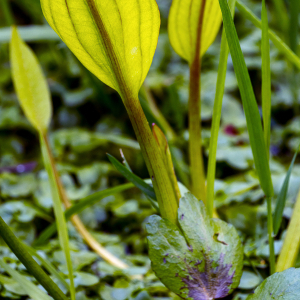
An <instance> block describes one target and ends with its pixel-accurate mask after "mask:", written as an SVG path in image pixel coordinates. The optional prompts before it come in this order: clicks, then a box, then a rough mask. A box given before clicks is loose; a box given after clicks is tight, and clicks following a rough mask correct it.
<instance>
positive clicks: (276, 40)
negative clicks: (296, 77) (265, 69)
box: [236, 1, 300, 69]
mask: <svg viewBox="0 0 300 300" xmlns="http://www.w3.org/2000/svg"><path fill="white" fill-rule="evenodd" d="M236 7H237V8H238V10H239V11H240V13H241V14H242V15H243V16H244V17H245V18H247V19H248V20H250V21H251V22H252V23H253V24H254V25H255V26H256V27H257V28H260V29H261V28H262V24H261V20H259V19H258V18H257V17H256V16H255V15H254V14H253V13H252V12H251V11H250V10H249V8H248V7H246V6H245V5H244V4H242V3H241V2H240V1H237V3H236ZM269 36H270V39H271V41H272V42H273V44H274V45H275V47H276V48H277V49H278V50H279V51H280V52H282V53H283V54H284V55H285V56H286V58H287V59H288V60H289V61H290V62H291V63H293V64H294V65H295V66H296V67H297V68H298V69H300V58H299V57H298V56H297V55H296V54H295V53H294V52H293V51H292V50H291V49H290V48H289V47H288V46H287V44H285V43H284V42H283V40H282V39H281V38H280V37H278V35H276V33H275V32H274V31H272V30H270V29H269Z"/></svg>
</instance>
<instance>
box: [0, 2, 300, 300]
mask: <svg viewBox="0 0 300 300" xmlns="http://www.w3.org/2000/svg"><path fill="white" fill-rule="evenodd" d="M4 2H7V3H8V4H9V7H10V13H9V12H8V13H7V14H5V10H4V9H3V7H2V8H0V16H1V17H0V26H1V29H0V70H1V71H0V215H1V217H2V218H3V219H4V220H5V221H6V222H7V223H8V224H9V226H10V227H11V228H12V229H13V231H14V233H15V234H16V235H17V236H18V237H20V238H21V239H22V240H24V241H25V242H26V243H28V244H32V243H33V241H34V240H35V238H36V237H37V236H38V234H39V233H40V232H42V231H43V229H45V228H46V227H47V226H48V225H49V224H50V223H51V222H52V221H53V211H52V200H51V195H50V187H49V185H48V179H47V175H46V172H45V170H44V169H43V164H42V159H41V156H40V150H39V141H38V136H37V134H36V132H35V131H34V129H33V128H32V127H31V126H30V125H29V123H28V121H27V120H26V118H25V116H24V115H23V113H22V112H21V109H20V107H19V106H18V102H17V98H16V94H15V92H14V90H13V84H12V79H11V70H10V65H9V57H8V44H7V41H8V38H9V34H8V33H7V30H8V29H7V27H8V25H11V23H15V24H16V25H20V26H28V25H46V21H45V20H44V18H43V15H42V12H41V8H40V3H39V1H38V0H22V1H21V0H11V1H7V0H6V1H3V3H4ZM157 2H158V4H159V7H160V11H161V17H162V28H161V33H160V37H159V43H158V48H157V51H156V54H155V57H154V61H153V64H152V67H151V70H150V73H149V75H148V77H147V79H146V89H147V90H149V91H150V93H151V94H152V95H153V97H154V99H155V101H156V102H157V105H158V107H159V109H160V110H161V111H162V113H163V114H164V116H166V119H167V121H168V122H169V123H170V125H171V126H172V128H173V129H174V132H175V133H176V137H175V138H174V139H173V140H172V141H171V142H170V146H171V151H172V154H173V155H174V159H175V168H177V175H178V176H179V180H180V181H181V182H183V183H185V182H186V176H187V171H188V170H187V165H186V162H187V160H188V159H187V138H188V135H187V101H188V75H189V71H188V65H187V64H186V62H184V61H183V60H182V59H180V58H179V56H178V55H177V54H175V52H174V51H173V50H172V48H171V46H170V43H169V39H168V35H167V16H168V10H169V7H170V3H171V1H170V0H158V1H157ZM243 3H245V4H246V5H247V6H248V7H249V8H250V9H251V10H252V11H253V12H255V13H257V15H258V16H259V15H260V11H261V2H260V1H254V0H244V1H243ZM268 8H269V19H270V28H272V29H273V30H276V31H277V33H278V34H279V35H280V36H281V37H282V38H283V39H284V40H285V41H286V42H287V43H288V44H290V42H289V35H288V34H286V31H285V30H286V29H285V27H284V22H283V21H282V22H279V21H278V13H277V11H276V9H275V7H274V6H272V3H269V6H268ZM235 22H236V28H237V31H238V34H239V38H240V41H241V46H242V50H243V54H244V55H245V58H246V63H247V67H248V68H249V71H250V75H251V80H252V83H253V86H254V91H255V94H256V97H257V99H258V101H260V100H261V96H260V95H261V90H260V87H261V57H260V55H261V52H260V39H261V32H260V31H259V30H258V29H256V28H255V27H254V26H253V25H252V24H251V23H250V22H249V21H247V20H245V19H244V18H243V17H242V16H241V15H240V14H239V11H238V10H237V11H236V18H235ZM282 24H283V25H282ZM43 28H44V27H35V28H34V31H33V32H31V34H29V35H28V38H29V45H30V46H31V47H32V49H33V50H34V52H35V53H36V54H37V56H38V59H39V61H40V63H41V65H42V67H43V70H44V73H45V74H46V77H47V79H48V84H49V86H50V88H51V93H52V101H53V107H54V112H53V120H52V123H51V135H50V137H51V146H52V149H53V151H54V155H55V159H56V161H57V166H58V169H59V172H60V174H61V177H62V180H63V183H64V186H65V187H66V190H67V193H68V196H69V198H70V199H71V200H72V201H73V203H76V202H77V201H79V199H81V198H83V197H86V196H88V195H90V194H92V193H94V192H96V191H99V190H102V189H105V188H108V187H113V186H116V185H118V184H120V183H124V182H126V180H125V179H124V178H123V177H122V176H121V175H120V174H119V173H118V172H117V171H116V170H115V169H114V167H113V166H112V165H111V164H110V162H109V160H108V158H107V156H106V153H107V152H109V153H110V154H112V155H114V156H115V157H118V158H120V154H119V149H120V148H122V150H123V152H124V155H125V157H126V159H127V161H128V163H129V165H130V166H131V168H132V170H133V171H134V172H135V173H136V174H138V175H139V176H141V177H142V178H147V176H148V175H147V170H146V167H145V164H144V162H143V159H142V156H141V153H140V151H139V146H138V144H137V142H135V137H134V133H133V129H132V127H131V125H130V122H129V120H128V117H127V114H126V111H125V109H124V106H123V104H122V101H121V99H120V98H119V96H118V95H117V94H116V92H114V91H113V90H112V89H110V88H109V87H107V86H105V85H104V84H102V83H101V82H100V81H98V80H97V79H96V78H95V77H94V76H93V75H91V74H90V73H89V72H88V71H87V70H86V69H84V67H82V65H81V64H80V63H79V62H78V61H77V59H76V58H75V57H74V56H73V55H72V54H71V52H70V51H69V50H68V49H67V47H66V46H65V45H64V44H63V43H62V42H59V41H58V40H55V35H54V34H53V32H52V31H51V30H46V31H43V30H44V29H43ZM27 41H28V39H27ZM219 49H220V34H219V36H218V37H217V40H216V41H215V42H214V44H213V45H212V46H211V47H210V48H209V50H208V52H207V53H206V54H205V55H204V58H203V67H202V68H203V75H202V103H203V104H202V120H203V124H202V125H203V128H204V129H203V145H204V147H205V149H206V150H207V148H208V142H209V137H210V124H211V114H212V108H213V99H214V94H215V84H216V77H217V67H218V60H219ZM228 64H229V65H228V73H227V79H226V93H225V96H224V101H223V111H222V125H221V132H220V136H219V145H218V152H217V160H218V164H217V178H218V180H217V182H216V185H215V188H216V203H217V208H218V213H219V215H220V216H221V217H222V219H224V220H225V221H227V222H229V223H231V224H233V225H234V226H235V227H236V228H237V229H238V232H239V235H240V236H241V238H242V242H243V244H244V246H245V250H244V252H245V258H246V259H245V263H244V264H245V265H244V274H243V277H242V280H241V283H240V285H239V288H238V289H237V290H236V291H235V292H234V293H233V294H232V295H230V296H228V299H245V298H246V297H247V295H248V294H249V293H251V292H252V291H253V289H254V288H255V287H256V286H257V285H258V284H259V283H260V282H261V281H262V279H264V278H265V277H266V276H267V274H268V271H267V266H266V263H265V259H266V258H268V255H269V253H268V245H267V225H266V224H267V210H266V206H265V204H263V203H264V201H263V200H264V199H263V192H262V191H261V189H260V188H259V187H258V179H257V177H256V176H255V175H254V173H253V171H251V168H252V166H253V157H252V154H251V149H250V146H249V137H248V134H247V130H246V122H245V116H244V113H243V111H242V106H241V99H240V95H239V92H238V87H237V82H236V78H235V75H234V72H233V65H232V61H231V58H229V62H228ZM271 71H272V133H271V165H270V166H271V171H272V179H273V183H274V189H275V194H276V195H277V194H278V193H279V190H280V187H281V185H282V183H283V181H284V177H285V175H286V172H287V169H288V165H289V163H290V162H291V160H292V157H293V155H294V153H295V151H296V148H297V146H298V143H299V137H298V136H299V133H300V129H299V128H300V117H299V97H298V95H299V85H297V84H295V82H297V81H296V79H299V76H298V74H297V73H295V71H294V70H293V68H292V67H291V65H290V64H289V63H288V62H287V61H286V60H284V57H282V56H281V55H280V54H279V53H278V51H277V49H276V48H275V47H274V46H273V45H272V43H271ZM140 99H141V102H142V104H143V105H144V109H145V112H146V114H147V117H148V118H149V122H151V123H152V122H157V120H156V119H155V117H154V116H153V115H152V114H151V112H150V109H149V107H148V106H147V102H146V101H145V93H143V94H141V97H140ZM204 153H205V159H206V161H205V162H207V151H206V152H205V151H204ZM179 167H180V170H181V171H180V172H179ZM299 184H300V165H299V164H297V161H296V164H295V166H294V168H293V172H292V174H291V179H290V185H289V190H288V198H287V204H286V207H285V210H284V218H285V219H284V222H283V223H282V225H281V228H280V230H279V234H278V235H277V237H276V240H275V252H276V253H277V254H278V252H279V249H280V247H281V245H282V239H283V237H284V234H285V229H286V225H287V223H288V220H289V218H290V216H291V213H292V207H293V203H294V201H295V197H296V194H297V191H298V188H299ZM273 204H274V205H275V200H274V203H273ZM153 213H155V210H154V209H153V208H152V207H151V205H150V203H149V201H148V200H147V199H146V197H145V196H144V195H143V194H141V193H140V192H139V191H138V190H137V189H130V190H128V191H125V192H123V193H121V194H116V195H114V196H110V197H107V198H104V199H102V200H100V201H99V202H98V203H97V204H95V205H94V206H93V207H89V208H87V209H85V210H84V212H82V213H81V214H80V216H81V218H82V220H83V221H84V223H85V225H86V226H87V227H88V228H89V229H90V230H91V232H92V233H93V235H94V236H95V238H96V239H97V240H99V241H100V242H101V243H102V244H103V245H105V247H106V248H107V249H108V250H109V251H111V252H112V253H114V254H115V255H117V256H119V257H120V258H122V259H123V260H124V261H126V262H127V263H128V264H129V265H130V266H131V267H130V269H129V270H127V271H120V270H118V269H115V268H114V267H112V266H110V265H108V264H107V263H105V262H104V261H102V260H101V259H100V258H99V257H98V256H97V255H96V254H94V253H93V252H91V251H90V250H89V249H88V248H87V247H86V245H85V243H84V242H83V241H82V239H81V238H80V236H79V235H78V234H77V233H76V231H75V230H74V229H73V228H72V225H71V224H69V230H70V237H71V249H72V253H71V254H72V259H73V264H74V270H75V275H76V278H75V284H76V288H77V289H76V291H77V293H78V294H77V299H79V300H87V299H99V297H100V299H105V300H123V299H124V300H125V299H136V300H138V299H139V300H141V299H152V298H154V299H175V298H176V296H174V295H173V294H171V293H170V292H168V290H167V289H166V288H165V287H164V286H163V285H162V284H161V283H160V281H159V280H158V279H157V278H156V277H155V275H154V274H153V272H152V271H151V268H150V260H149V258H148V256H147V244H146V239H145V236H146V232H145V229H144V228H145V226H144V225H145V223H146V221H147V217H148V216H150V215H151V214H153ZM38 253H39V254H40V255H41V256H42V257H43V258H45V259H46V260H48V261H50V262H52V263H53V264H54V266H56V267H57V268H58V269H59V271H61V272H62V274H64V273H66V266H65V265H64V264H63V261H64V260H63V254H62V252H61V250H60V249H59V246H58V240H57V238H56V237H55V236H54V237H53V238H52V239H51V240H50V242H49V243H47V244H46V245H44V246H41V247H40V249H39V252H38ZM0 257H1V258H2V257H3V258H5V261H6V263H7V264H9V265H10V267H12V268H14V269H16V270H18V271H21V272H22V273H23V274H24V275H25V276H27V277H28V278H29V279H30V280H32V281H34V279H33V278H32V277H30V276H29V275H28V274H27V273H26V271H25V270H24V267H23V265H21V264H20V263H19V262H18V260H17V259H16V258H15V256H14V255H13V254H12V253H11V252H10V250H9V249H8V248H7V246H6V245H5V243H4V242H2V241H1V242H0ZM297 266H298V267H299V266H300V260H298V265H297ZM136 274H142V275H144V278H143V280H140V279H132V275H136ZM65 278H67V276H65ZM61 288H62V289H64V287H63V286H61ZM24 294H26V293H25V291H24V290H23V289H22V286H20V285H19V284H18V283H17V282H15V281H14V280H13V279H11V278H10V277H8V276H7V275H6V273H5V271H4V270H3V269H1V268H0V298H1V299H26V298H24V296H23V295H24Z"/></svg>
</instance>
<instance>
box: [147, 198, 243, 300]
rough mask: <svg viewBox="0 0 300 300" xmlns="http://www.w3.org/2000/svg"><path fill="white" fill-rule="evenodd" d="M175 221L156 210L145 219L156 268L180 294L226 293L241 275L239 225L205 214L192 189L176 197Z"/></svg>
mask: <svg viewBox="0 0 300 300" xmlns="http://www.w3.org/2000/svg"><path fill="white" fill-rule="evenodd" d="M178 222H179V225H180V228H181V229H179V228H178V227H177V226H175V225H174V224H172V223H171V222H169V221H168V220H166V219H161V218H160V217H159V216H156V215H154V216H152V217H151V218H150V220H149V222H148V224H147V232H148V242H149V256H150V259H151V261H152V268H153V270H154V272H155V273H156V275H157V276H158V278H159V279H160V280H161V281H162V282H163V283H164V284H165V285H166V286H167V287H168V288H169V289H170V290H171V291H173V292H174V293H176V294H177V295H179V296H180V297H182V298H183V299H195V300H209V299H217V298H223V297H226V296H227V295H228V294H230V293H231V292H232V291H233V289H234V288H236V287H237V286H238V284H239V280H240V278H241V275H242V261H243V249H242V245H241V242H240V239H239V237H238V234H237V231H236V230H235V228H234V227H233V226H232V225H229V224H226V223H225V222H223V221H221V220H218V219H211V218H209V217H208V215H207V213H206V208H205V206H204V204H203V203H202V202H201V201H198V200H197V199H196V198H195V197H194V196H193V195H191V194H186V195H185V197H182V198H181V199H180V206H179V210H178ZM181 230H182V231H181Z"/></svg>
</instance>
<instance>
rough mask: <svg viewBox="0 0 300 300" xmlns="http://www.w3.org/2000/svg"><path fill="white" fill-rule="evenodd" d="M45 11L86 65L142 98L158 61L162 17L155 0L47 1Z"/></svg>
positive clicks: (112, 84)
mask: <svg viewBox="0 0 300 300" xmlns="http://www.w3.org/2000/svg"><path fill="white" fill-rule="evenodd" d="M41 4H42V9H43V13H44V15H45V17H46V19H47V21H48V23H49V24H50V26H51V27H52V28H53V29H54V30H55V31H56V33H57V34H58V35H59V36H60V37H61V39H62V40H63V41H64V42H65V43H66V44H67V46H68V47H69V48H70V49H71V51H72V52H73V53H74V54H75V55H76V56H77V58H78V59H79V60H80V61H81V62H82V64H83V65H84V66H85V67H86V68H87V69H89V70H90V71H91V72H92V73H93V74H94V75H96V76H97V77H98V78H99V79H100V80H101V81H103V82H104V83H105V84H107V85H109V86H110V87H112V88H114V89H115V90H117V91H118V92H119V93H120V94H123V92H124V89H129V90H130V91H131V92H133V93H135V94H136V95H137V93H138V91H139V89H140V87H141V85H142V83H143V82H144V80H145V77H146V75H147V73H148V71H149V68H150V65H151V63H152V59H153V55H154V52H155V49H156V45H157V40H158V34H159V27H160V17H159V10H158V7H157V4H156V2H155V1H154V0H127V1H122V0H116V1H108V0H105V1H100V0H88V1H85V0H77V1H65V0H42V1H41Z"/></svg>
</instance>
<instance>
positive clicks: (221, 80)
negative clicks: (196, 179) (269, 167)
mask: <svg viewBox="0 0 300 300" xmlns="http://www.w3.org/2000/svg"><path fill="white" fill-rule="evenodd" d="M235 3H236V0H229V2H228V5H229V7H230V10H231V12H232V17H233V16H234V8H235ZM228 55H229V47H228V43H227V39H226V34H225V30H224V29H223V32H222V41H221V51H220V63H219V69H218V78H217V85H216V95H215V102H214V110H213V115H212V125H211V138H210V143H209V157H208V169H207V202H206V206H207V212H208V215H209V216H210V217H212V216H213V210H214V196H215V176H216V163H217V146H218V135H219V129H220V121H221V112H222V100H223V96H224V90H225V79H226V72H227V61H228Z"/></svg>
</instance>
